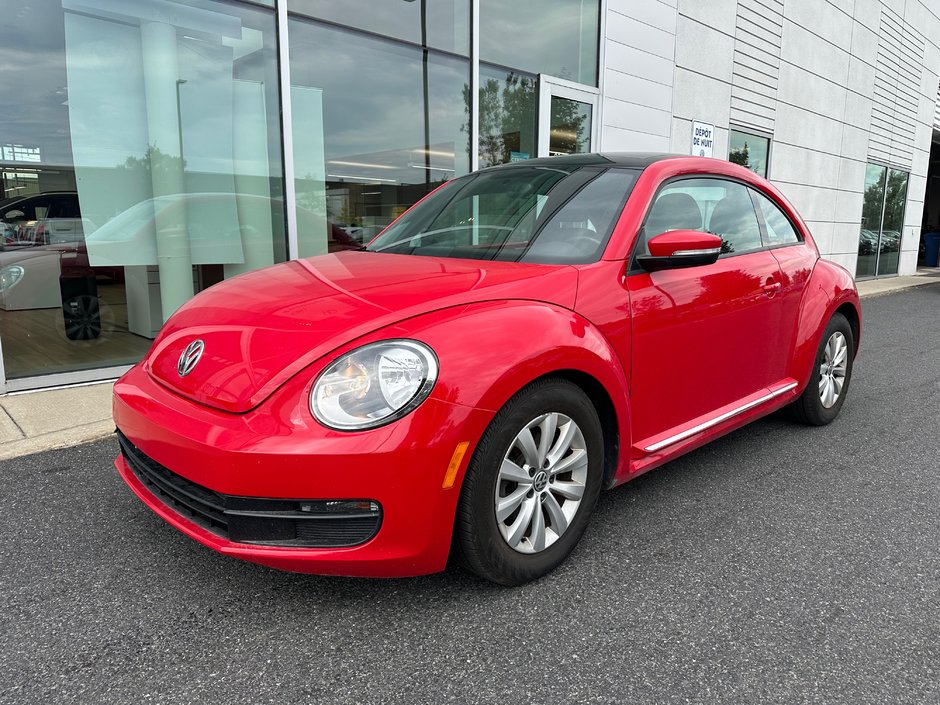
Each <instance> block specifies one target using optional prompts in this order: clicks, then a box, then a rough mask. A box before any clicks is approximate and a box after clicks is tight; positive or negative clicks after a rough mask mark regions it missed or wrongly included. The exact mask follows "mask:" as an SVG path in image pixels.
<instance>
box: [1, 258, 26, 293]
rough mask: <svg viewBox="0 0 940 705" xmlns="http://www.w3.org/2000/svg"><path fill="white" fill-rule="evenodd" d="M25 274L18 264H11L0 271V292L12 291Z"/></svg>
mask: <svg viewBox="0 0 940 705" xmlns="http://www.w3.org/2000/svg"><path fill="white" fill-rule="evenodd" d="M25 273H26V270H24V269H23V268H22V267H21V266H20V265H18V264H11V265H9V266H8V267H4V268H3V269H0V291H6V290H7V289H12V288H13V286H15V285H16V283H17V282H19V280H20V279H22V278H23V275H24V274H25Z"/></svg>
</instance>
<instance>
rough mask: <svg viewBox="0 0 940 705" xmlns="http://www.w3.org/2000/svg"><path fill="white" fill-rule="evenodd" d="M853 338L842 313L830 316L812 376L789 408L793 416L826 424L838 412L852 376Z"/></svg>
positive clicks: (849, 326) (810, 423) (814, 424)
mask: <svg viewBox="0 0 940 705" xmlns="http://www.w3.org/2000/svg"><path fill="white" fill-rule="evenodd" d="M854 357H855V339H854V336H853V335H852V326H851V325H849V322H848V320H847V319H846V318H845V316H843V315H842V314H841V313H836V314H834V315H833V316H832V318H831V319H829V324H828V325H827V326H826V330H825V331H824V332H823V336H822V340H821V341H820V344H819V350H817V352H816V364H815V367H813V376H812V377H811V378H810V381H809V384H808V385H806V389H805V390H803V394H802V395H801V396H800V398H799V399H797V400H796V401H795V402H793V404H791V405H790V411H791V414H792V416H793V418H794V419H795V420H797V421H799V422H801V423H805V424H809V425H810V426H825V425H826V424H828V423H830V422H831V421H833V420H834V419H835V418H836V416H838V415H839V410H840V409H841V408H842V404H843V403H844V402H845V396H846V394H847V393H848V391H849V382H850V381H851V379H852V362H853V360H854Z"/></svg>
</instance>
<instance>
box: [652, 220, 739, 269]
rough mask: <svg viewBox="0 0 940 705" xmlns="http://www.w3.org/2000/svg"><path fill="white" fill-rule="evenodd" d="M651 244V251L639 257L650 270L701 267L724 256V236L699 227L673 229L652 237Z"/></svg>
mask: <svg viewBox="0 0 940 705" xmlns="http://www.w3.org/2000/svg"><path fill="white" fill-rule="evenodd" d="M647 245H648V247H649V251H650V253H649V254H648V255H639V256H637V258H636V260H637V263H638V264H639V265H640V266H641V267H643V269H645V270H646V271H647V272H657V271H659V270H661V269H679V268H682V267H700V266H702V265H705V264H712V263H714V262H715V261H717V260H718V256H719V255H721V238H720V237H718V236H717V235H712V234H711V233H703V232H699V231H698V230H672V231H670V232H668V233H662V234H661V235H657V236H656V237H654V238H651V239H650V241H649V242H648V243H647Z"/></svg>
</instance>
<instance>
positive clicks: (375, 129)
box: [290, 20, 470, 256]
mask: <svg viewBox="0 0 940 705" xmlns="http://www.w3.org/2000/svg"><path fill="white" fill-rule="evenodd" d="M290 33H291V34H290V46H291V80H292V82H293V84H294V85H293V86H292V88H291V99H292V105H291V112H292V115H293V122H294V170H295V174H296V177H297V178H296V190H297V205H298V211H297V213H298V238H299V244H300V254H301V255H302V256H309V255H314V254H319V253H322V252H326V251H329V250H334V249H340V248H342V247H349V246H358V245H359V244H360V243H366V242H368V241H369V240H370V239H371V238H372V237H373V236H374V235H375V234H377V233H378V232H379V230H381V229H382V228H383V227H384V226H385V225H387V224H388V223H390V222H391V221H392V220H393V219H394V218H396V217H397V216H398V215H400V214H401V213H403V212H404V211H405V210H406V209H407V208H408V207H409V206H411V205H412V204H413V203H414V202H415V201H417V200H418V199H420V198H421V197H422V196H423V195H425V194H426V193H428V192H429V191H430V190H431V189H433V188H435V187H436V186H437V185H439V184H441V183H442V182H444V181H446V180H449V179H451V178H453V177H454V176H459V175H461V174H465V173H467V171H468V170H469V130H468V128H467V119H468V118H467V116H468V114H469V111H468V109H467V102H466V101H467V98H468V92H467V91H468V89H467V88H466V86H467V85H468V84H469V72H470V69H469V62H468V61H466V60H463V59H458V58H455V57H452V56H445V55H439V54H436V53H434V52H427V53H426V52H422V51H421V50H419V49H417V48H414V47H409V46H406V45H402V44H398V43H396V42H393V41H386V40H382V39H378V38H374V37H367V36H362V35H354V34H353V33H351V32H349V31H346V30H341V29H337V28H334V27H327V26H324V25H318V24H315V23H312V22H305V21H300V20H292V21H291V24H290ZM301 221H304V222H305V223H306V225H301Z"/></svg>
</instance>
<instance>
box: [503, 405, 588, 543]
mask: <svg viewBox="0 0 940 705" xmlns="http://www.w3.org/2000/svg"><path fill="white" fill-rule="evenodd" d="M587 478H588V454H587V448H586V446H585V442H584V435H583V434H582V433H581V429H580V428H579V427H578V424H577V423H575V422H574V420H573V419H571V418H570V417H568V416H566V415H564V414H561V413H556V412H552V413H548V414H542V415H541V416H538V417H537V418H535V419H533V420H532V421H530V422H529V423H528V424H526V425H525V427H524V428H523V429H522V430H521V431H519V433H518V434H517V435H516V437H515V438H514V439H513V441H512V443H511V444H510V446H509V449H508V450H507V451H506V454H505V455H504V457H503V461H502V464H501V466H500V469H499V474H498V476H497V481H496V504H495V509H496V521H497V524H498V526H499V531H500V534H501V535H502V537H503V539H505V541H506V543H507V544H509V547H510V548H512V549H513V550H515V551H518V552H519V553H539V552H540V551H544V550H545V549H546V548H547V547H549V546H551V545H552V544H553V543H555V542H556V541H557V540H558V539H559V538H560V537H561V536H562V535H563V534H564V533H565V531H566V530H567V529H568V527H569V526H570V525H571V522H572V520H573V519H574V516H575V514H577V512H578V507H579V506H580V505H581V499H582V497H583V496H584V490H585V484H586V483H587Z"/></svg>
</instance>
